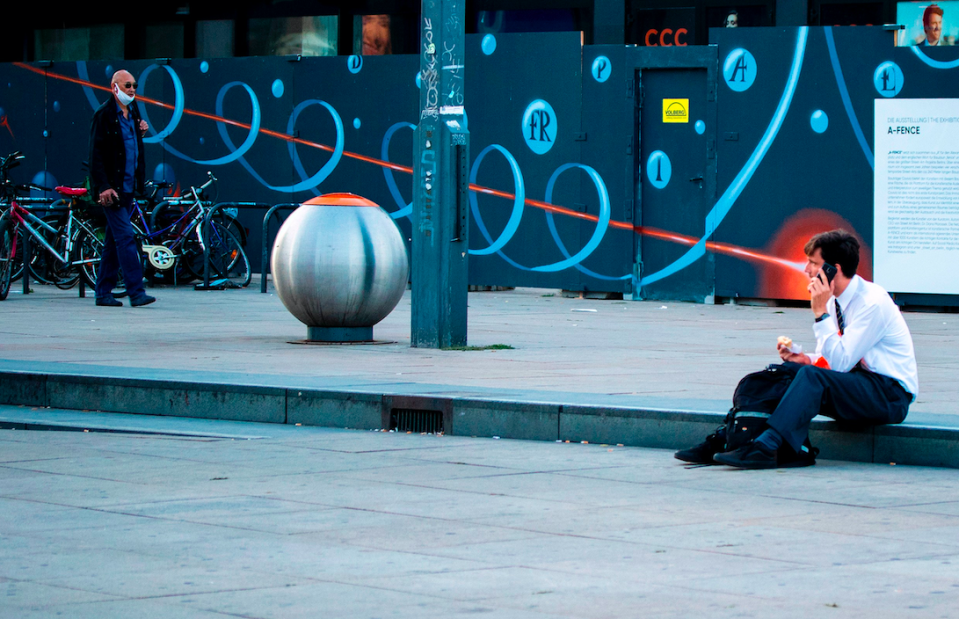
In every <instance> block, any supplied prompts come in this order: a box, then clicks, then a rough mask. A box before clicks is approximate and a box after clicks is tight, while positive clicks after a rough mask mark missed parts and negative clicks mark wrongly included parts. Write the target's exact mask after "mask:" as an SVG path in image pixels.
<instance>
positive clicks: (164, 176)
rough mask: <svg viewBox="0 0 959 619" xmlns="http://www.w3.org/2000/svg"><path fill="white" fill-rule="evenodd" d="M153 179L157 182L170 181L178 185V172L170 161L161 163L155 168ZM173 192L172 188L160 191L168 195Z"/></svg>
mask: <svg viewBox="0 0 959 619" xmlns="http://www.w3.org/2000/svg"><path fill="white" fill-rule="evenodd" d="M153 180H154V181H155V182H157V183H170V184H171V185H173V186H174V187H175V186H176V172H175V171H174V170H173V166H171V165H170V164H169V163H160V164H157V166H156V167H155V168H153ZM171 193H173V190H172V189H166V190H164V191H163V192H161V193H160V195H168V194H171Z"/></svg>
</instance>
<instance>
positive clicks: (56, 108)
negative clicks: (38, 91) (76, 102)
mask: <svg viewBox="0 0 959 619" xmlns="http://www.w3.org/2000/svg"><path fill="white" fill-rule="evenodd" d="M53 111H54V112H59V111H60V102H59V101H54V102H53Z"/></svg>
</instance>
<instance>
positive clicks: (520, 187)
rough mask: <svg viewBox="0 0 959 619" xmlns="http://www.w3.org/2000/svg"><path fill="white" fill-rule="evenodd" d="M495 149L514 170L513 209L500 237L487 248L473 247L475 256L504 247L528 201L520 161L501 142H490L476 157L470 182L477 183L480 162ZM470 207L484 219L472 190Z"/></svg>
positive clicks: (487, 253)
mask: <svg viewBox="0 0 959 619" xmlns="http://www.w3.org/2000/svg"><path fill="white" fill-rule="evenodd" d="M493 150H496V151H497V152H499V153H500V154H502V155H503V156H504V157H505V158H506V161H507V162H508V163H509V168H510V170H511V171H512V172H513V185H514V191H513V196H514V198H513V211H512V213H510V216H509V221H507V222H506V227H505V228H503V232H502V233H501V234H500V235H499V238H497V239H496V240H495V241H489V243H490V245H489V247H487V248H486V249H471V250H470V251H469V253H471V254H473V255H474V256H488V255H489V254H495V253H496V252H498V251H499V250H500V249H502V247H503V246H504V245H506V244H507V243H508V242H509V240H510V239H511V238H513V235H514V234H516V230H517V228H519V222H520V220H521V219H522V218H523V204H524V202H525V201H526V187H525V183H524V181H523V173H522V172H521V171H520V169H519V163H517V161H516V159H515V158H514V157H513V155H512V154H510V152H509V151H508V150H506V149H505V148H503V147H502V146H500V145H499V144H490V145H489V146H487V147H486V148H484V149H483V150H482V152H480V154H479V155H478V156H477V157H476V160H475V161H473V169H471V170H470V184H471V185H475V184H476V174H477V173H478V172H479V167H480V164H481V163H482V162H483V158H484V157H486V154H487V153H489V152H490V151H493ZM470 209H471V210H472V211H473V217H474V218H476V219H482V217H481V215H480V212H479V204H478V203H477V201H476V192H475V191H471V192H470Z"/></svg>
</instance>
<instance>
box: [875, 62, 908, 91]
mask: <svg viewBox="0 0 959 619" xmlns="http://www.w3.org/2000/svg"><path fill="white" fill-rule="evenodd" d="M903 79H904V77H903V75H902V69H900V68H899V65H897V64H896V63H895V62H892V61H887V62H884V63H882V64H881V65H879V66H878V67H876V72H875V73H873V75H872V83H873V85H874V86H875V87H876V92H878V93H879V94H881V95H882V96H884V97H895V96H896V95H898V94H899V92H900V91H901V90H902V82H903Z"/></svg>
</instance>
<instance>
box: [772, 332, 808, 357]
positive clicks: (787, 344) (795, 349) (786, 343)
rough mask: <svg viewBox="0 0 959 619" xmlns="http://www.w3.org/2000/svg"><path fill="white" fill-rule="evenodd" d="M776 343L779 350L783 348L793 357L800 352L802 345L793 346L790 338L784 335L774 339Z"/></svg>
mask: <svg viewBox="0 0 959 619" xmlns="http://www.w3.org/2000/svg"><path fill="white" fill-rule="evenodd" d="M776 341H777V342H778V343H779V346H780V347H781V348H785V349H786V350H788V351H789V352H791V353H793V354H794V355H798V354H800V353H801V352H802V344H793V341H792V338H789V337H786V336H785V335H780V336H779V337H778V338H776Z"/></svg>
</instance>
